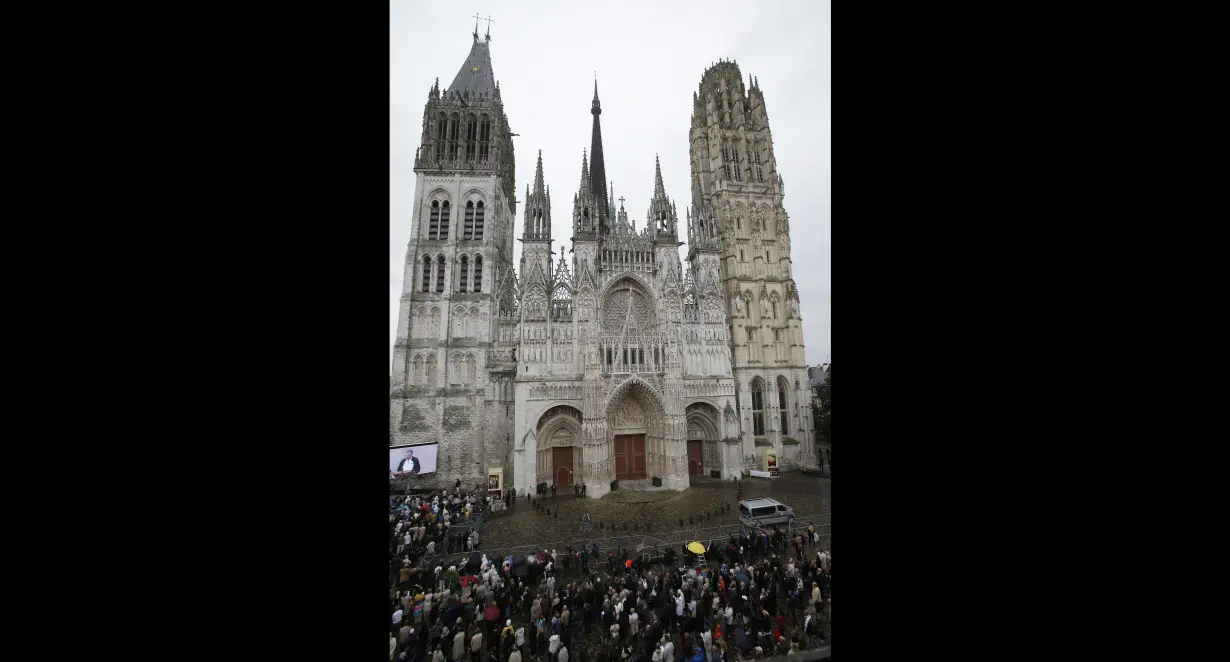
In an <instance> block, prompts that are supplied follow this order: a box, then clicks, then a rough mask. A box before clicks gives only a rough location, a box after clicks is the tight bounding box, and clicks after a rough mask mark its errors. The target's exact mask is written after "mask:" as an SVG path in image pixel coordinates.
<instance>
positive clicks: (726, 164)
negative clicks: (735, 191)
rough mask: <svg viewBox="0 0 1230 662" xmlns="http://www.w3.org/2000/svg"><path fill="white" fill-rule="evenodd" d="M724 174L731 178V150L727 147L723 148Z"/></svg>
mask: <svg viewBox="0 0 1230 662" xmlns="http://www.w3.org/2000/svg"><path fill="white" fill-rule="evenodd" d="M722 174H724V175H726V179H730V150H729V149H727V148H725V147H723V148H722Z"/></svg>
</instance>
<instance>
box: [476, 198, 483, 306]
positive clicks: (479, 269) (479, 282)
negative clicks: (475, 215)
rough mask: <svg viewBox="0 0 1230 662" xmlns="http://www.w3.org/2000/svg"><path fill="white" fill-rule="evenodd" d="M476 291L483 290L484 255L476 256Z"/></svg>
mask: <svg viewBox="0 0 1230 662" xmlns="http://www.w3.org/2000/svg"><path fill="white" fill-rule="evenodd" d="M480 204H481V203H480ZM474 291H475V292H482V291H483V256H481V255H475V256H474Z"/></svg>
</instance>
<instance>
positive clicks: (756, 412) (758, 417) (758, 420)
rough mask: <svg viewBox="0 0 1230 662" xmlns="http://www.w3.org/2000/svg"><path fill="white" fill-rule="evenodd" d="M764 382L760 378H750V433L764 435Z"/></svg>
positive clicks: (758, 435)
mask: <svg viewBox="0 0 1230 662" xmlns="http://www.w3.org/2000/svg"><path fill="white" fill-rule="evenodd" d="M763 391H764V383H763V382H761V381H760V378H759V377H757V378H756V379H753V380H752V434H754V435H756V436H757V437H763V436H764V392H763Z"/></svg>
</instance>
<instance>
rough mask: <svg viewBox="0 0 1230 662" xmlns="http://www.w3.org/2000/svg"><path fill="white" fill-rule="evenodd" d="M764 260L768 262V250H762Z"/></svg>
mask: <svg viewBox="0 0 1230 662" xmlns="http://www.w3.org/2000/svg"><path fill="white" fill-rule="evenodd" d="M764 261H765V262H768V261H769V251H765V252H764Z"/></svg>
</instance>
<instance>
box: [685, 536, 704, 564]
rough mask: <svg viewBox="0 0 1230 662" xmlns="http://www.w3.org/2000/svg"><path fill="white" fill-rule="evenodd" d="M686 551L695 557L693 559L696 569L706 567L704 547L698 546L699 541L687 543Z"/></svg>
mask: <svg viewBox="0 0 1230 662" xmlns="http://www.w3.org/2000/svg"><path fill="white" fill-rule="evenodd" d="M688 551H689V552H692V553H693V554H695V555H696V558H695V565H696V567H698V568H702V567H704V566H705V565H706V563H705V546H704V545H702V544H700V541H695V540H694V541H692V542H690V543H688Z"/></svg>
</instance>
